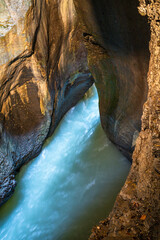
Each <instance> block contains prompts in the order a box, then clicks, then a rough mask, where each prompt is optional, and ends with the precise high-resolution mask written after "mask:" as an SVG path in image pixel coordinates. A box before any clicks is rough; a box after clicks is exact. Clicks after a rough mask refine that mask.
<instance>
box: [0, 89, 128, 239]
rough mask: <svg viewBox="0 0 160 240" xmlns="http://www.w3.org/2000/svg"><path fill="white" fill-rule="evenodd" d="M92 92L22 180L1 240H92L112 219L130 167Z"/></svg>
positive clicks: (5, 212) (0, 211) (4, 211)
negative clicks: (98, 228) (103, 222)
mask: <svg viewBox="0 0 160 240" xmlns="http://www.w3.org/2000/svg"><path fill="white" fill-rule="evenodd" d="M91 91H92V94H90V97H88V98H85V99H83V100H82V101H81V102H80V103H79V104H77V106H75V107H74V108H72V109H71V110H70V111H69V112H68V113H67V114H66V115H65V117H64V118H63V120H62V121H61V124H60V125H59V127H58V128H57V130H56V131H55V133H54V136H53V137H52V138H51V139H48V140H47V142H46V144H45V147H44V148H43V151H42V152H41V154H40V155H39V156H38V157H37V158H35V159H34V160H33V161H31V162H30V163H29V164H27V165H26V166H24V167H23V168H22V169H21V171H20V173H19V174H18V175H17V178H16V179H17V182H18V185H17V188H16V191H15V193H14V195H13V196H12V198H11V199H10V200H9V201H8V202H7V203H6V204H4V205H3V206H2V207H1V208H0V239H1V240H87V239H88V237H89V235H90V231H91V228H92V227H93V226H94V225H96V224H97V223H98V222H99V221H100V220H102V219H104V218H105V217H106V216H107V215H108V214H109V212H110V210H111V208H112V206H113V204H114V201H115V198H116V195H117V193H118V192H119V191H120V188H121V187H122V185H123V183H124V181H125V178H126V176H127V174H128V171H129V168H130V164H129V162H128V161H127V159H125V158H124V157H123V156H122V155H121V154H120V153H119V151H118V150H117V149H116V148H115V147H114V146H113V145H112V144H111V143H110V142H109V140H108V139H107V138H106V135H105V134H104V132H103V130H102V128H101V126H100V119H99V110H98V96H97V92H96V89H95V87H92V89H90V93H91Z"/></svg>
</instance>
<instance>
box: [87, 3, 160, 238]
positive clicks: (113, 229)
mask: <svg viewBox="0 0 160 240" xmlns="http://www.w3.org/2000/svg"><path fill="white" fill-rule="evenodd" d="M138 10H139V12H140V14H142V15H143V16H145V15H147V16H148V18H149V21H150V28H151V41H150V46H149V49H150V54H151V55H150V63H149V72H148V96H147V101H146V102H145V104H144V108H143V116H142V128H141V132H140V135H139V137H138V139H137V141H136V148H135V151H134V153H133V163H132V167H131V171H130V173H129V176H128V178H127V181H126V183H125V185H124V187H123V188H122V190H121V192H120V194H119V195H118V197H117V200H116V202H115V205H114V208H113V210H112V212H111V213H110V215H109V217H108V218H107V219H106V220H105V221H102V222H101V223H100V225H99V226H97V227H95V228H94V229H93V232H92V235H91V236H90V239H92V240H93V239H104V240H110V239H122V240H123V239H125V240H127V239H137V240H138V239H139V240H140V239H141V240H146V239H150V240H159V239H160V44H159V39H160V2H159V1H140V6H139V8H138Z"/></svg>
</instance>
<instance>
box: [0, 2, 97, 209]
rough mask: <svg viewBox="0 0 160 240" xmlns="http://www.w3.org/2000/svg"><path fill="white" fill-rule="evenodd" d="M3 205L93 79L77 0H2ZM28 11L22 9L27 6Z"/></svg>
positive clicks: (0, 188)
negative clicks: (22, 170)
mask: <svg viewBox="0 0 160 240" xmlns="http://www.w3.org/2000/svg"><path fill="white" fill-rule="evenodd" d="M0 4H1V9H2V10H1V12H0V19H1V25H0V46H1V47H0V54H1V60H0V64H1V66H0V111H1V112H0V134H1V135H0V204H2V203H4V202H5V201H6V200H7V199H8V198H9V197H10V196H11V194H12V193H13V191H14V189H15V185H16V181H15V174H16V172H17V171H18V170H19V168H20V167H21V166H22V165H23V164H24V163H26V162H27V161H29V160H31V159H32V158H34V157H35V156H36V155H38V154H39V152H40V151H41V148H42V145H43V143H44V141H45V139H46V137H48V136H50V135H51V134H52V133H53V132H54V130H55V128H56V127H57V125H58V123H59V121H60V120H61V118H62V117H63V116H64V114H65V113H66V112H67V111H68V110H69V109H70V108H71V107H72V106H74V105H75V104H76V103H77V102H78V101H79V100H80V99H81V98H82V97H83V95H84V93H85V92H86V91H87V90H88V89H89V88H90V87H91V85H92V84H93V77H92V76H91V74H90V71H89V69H88V65H87V52H86V49H85V46H84V43H83V39H82V32H81V30H79V21H78V19H77V17H76V13H75V8H74V4H73V1H72V0H68V1H65V0H62V1H57V0H55V1H44V0H38V1H36V0H35V1H32V2H29V1H25V0H19V1H17V0H12V1H9V0H6V1H3V0H1V1H0ZM22 10H23V11H22Z"/></svg>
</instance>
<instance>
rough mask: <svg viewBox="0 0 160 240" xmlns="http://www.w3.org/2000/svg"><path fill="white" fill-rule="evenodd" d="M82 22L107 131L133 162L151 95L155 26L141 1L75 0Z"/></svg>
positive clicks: (89, 60)
mask: <svg viewBox="0 0 160 240" xmlns="http://www.w3.org/2000/svg"><path fill="white" fill-rule="evenodd" d="M74 2H75V5H76V9H77V14H78V16H79V18H80V19H81V20H82V22H83V25H85V27H86V28H84V30H83V31H84V41H85V43H86V47H87V49H88V66H89V69H90V71H91V73H92V75H93V77H94V79H95V83H96V87H97V90H98V94H99V101H100V104H99V105H100V106H99V107H100V116H101V123H102V127H103V129H104V130H105V132H106V133H107V136H109V138H110V139H111V140H112V141H113V143H115V144H116V145H117V147H118V148H119V149H120V150H121V151H122V152H123V154H125V155H126V156H127V157H128V158H130V159H131V155H132V152H133V149H134V145H135V139H136V137H137V136H138V133H139V131H140V127H141V121H140V119H141V116H142V107H143V104H144V102H145V100H146V97H147V72H148V63H149V49H148V44H149V39H150V32H149V25H148V24H147V19H146V18H142V17H141V16H140V15H139V13H138V11H137V6H138V0H136V1H128V0H121V1H117V0H109V1H105V0H100V1H96V0H95V1H94V0H88V1H86V0H74Z"/></svg>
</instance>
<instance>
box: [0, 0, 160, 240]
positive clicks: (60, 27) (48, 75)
mask: <svg viewBox="0 0 160 240" xmlns="http://www.w3.org/2000/svg"><path fill="white" fill-rule="evenodd" d="M138 4H139V2H138V0H135V1H128V0H121V1H116V0H108V1H105V0H99V1H98V0H74V1H73V0H52V1H51V0H33V1H27V0H5V1H4V0H0V7H1V10H0V54H1V59H0V205H1V204H2V203H4V202H5V201H6V200H7V199H8V198H9V197H10V196H11V195H12V193H13V191H14V189H15V185H16V181H15V174H16V172H17V171H18V170H19V169H20V167H21V166H22V165H23V164H24V163H26V162H27V161H29V160H31V159H32V158H34V157H35V156H36V155H38V154H39V152H40V151H41V148H42V146H43V143H44V141H45V139H46V138H47V137H48V136H51V135H52V133H53V132H54V130H55V128H56V127H57V125H58V123H59V122H60V120H61V119H62V117H63V116H64V114H65V113H66V112H67V111H68V110H69V109H70V108H71V107H72V106H74V105H75V104H76V103H77V102H78V101H79V100H80V99H81V98H82V97H83V95H84V93H85V92H86V91H87V90H88V89H89V88H90V87H91V85H92V84H93V82H95V84H96V87H97V90H98V94H99V108H100V117H101V123H102V127H103V129H104V131H105V132H106V134H107V136H108V137H109V138H110V140H111V141H112V142H113V143H115V144H116V146H117V147H118V148H119V149H120V150H121V151H122V152H123V154H124V155H126V156H127V157H128V159H130V160H131V156H132V152H133V150H134V147H135V144H136V148H135V151H134V154H133V163H132V167H131V171H130V174H129V176H128V178H127V181H126V183H125V185H124V187H123V189H122V190H121V192H120V194H119V195H118V197H117V200H116V203H115V206H114V208H113V211H112V212H111V214H110V216H109V218H108V219H106V220H104V221H103V222H101V223H100V225H99V226H97V227H95V228H94V229H93V233H92V235H91V237H90V239H160V232H159V229H160V226H159V220H160V216H159V210H160V206H159V199H160V185H159V176H160V175H159V174H160V162H159V157H160V156H159V155H160V150H159V146H160V143H159V137H160V136H159V132H160V131H159V126H160V124H159V122H158V121H159V112H160V109H159V108H160V103H159V96H160V95H159V91H160V89H159V86H160V84H159V79H160V75H159V71H160V66H159V65H160V59H159V55H160V54H159V53H160V12H159V9H160V2H159V0H157V1H153V0H151V1H146V2H145V1H144V0H140V6H139V13H140V14H141V15H143V17H142V16H141V15H140V14H139V13H138V9H137V7H138ZM145 15H148V19H149V21H150V25H149V24H148V22H147V17H144V16H145ZM149 26H150V28H149ZM150 29H151V36H150ZM150 37H151V41H150ZM149 41H150V45H149ZM149 50H150V54H149ZM149 57H150V63H149ZM148 66H149V69H148ZM148 70H149V72H148ZM147 72H148V83H147ZM146 100H147V101H146ZM144 103H145V104H144ZM143 105H144V108H143ZM142 112H143V116H142ZM141 117H142V121H141ZM140 130H141V132H140ZM139 132H140V134H139ZM138 136H139V137H138ZM137 137H138V138H137Z"/></svg>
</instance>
